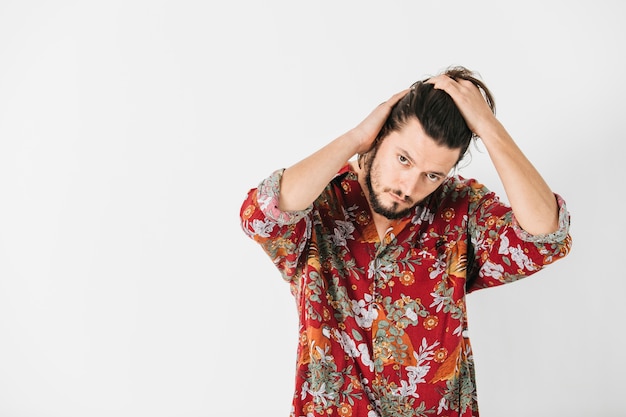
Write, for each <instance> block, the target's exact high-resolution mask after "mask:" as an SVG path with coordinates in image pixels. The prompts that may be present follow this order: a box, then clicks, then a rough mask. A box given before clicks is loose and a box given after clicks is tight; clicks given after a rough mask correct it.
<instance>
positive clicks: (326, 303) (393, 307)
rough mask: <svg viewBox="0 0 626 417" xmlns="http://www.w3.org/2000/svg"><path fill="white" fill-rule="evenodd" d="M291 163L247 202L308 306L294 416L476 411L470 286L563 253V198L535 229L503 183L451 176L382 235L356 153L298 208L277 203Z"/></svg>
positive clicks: (521, 273)
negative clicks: (550, 224) (499, 186)
mask: <svg viewBox="0 0 626 417" xmlns="http://www.w3.org/2000/svg"><path fill="white" fill-rule="evenodd" d="M281 175H282V170H279V171H276V172H274V173H273V174H272V175H271V176H270V177H268V178H267V179H265V180H264V181H262V182H261V184H260V185H259V186H258V187H257V188H254V189H252V190H250V192H249V193H248V195H247V198H246V200H245V201H244V202H243V205H242V206H241V213H240V215H241V224H242V227H243V229H244V231H245V233H246V234H247V235H248V236H249V237H251V238H252V239H254V240H255V241H256V242H258V243H259V244H260V245H261V246H262V247H263V249H264V250H265V252H266V253H267V254H268V255H269V256H270V258H271V259H272V261H273V262H274V264H275V265H276V267H277V268H278V270H279V271H280V273H281V274H282V277H283V278H284V279H285V280H286V281H287V282H288V283H289V284H290V289H291V293H292V294H293V296H294V298H295V300H296V304H297V307H298V316H299V332H300V335H299V336H300V337H299V345H298V352H297V364H296V366H297V369H296V388H295V393H294V397H293V405H292V411H291V417H301V416H306V417H312V416H325V417H328V416H338V417H348V416H358V417H362V416H367V417H400V416H402V417H408V416H448V417H450V416H478V407H477V401H476V385H475V377H474V363H473V358H472V351H471V347H470V343H469V340H468V336H467V317H466V308H465V295H466V294H467V293H469V292H472V291H474V290H477V289H481V288H487V287H492V286H496V285H501V284H505V283H508V282H512V281H515V280H518V279H520V278H523V277H526V276H528V275H531V274H534V273H535V272H538V271H539V270H541V269H542V268H543V267H544V266H545V265H547V264H550V263H552V262H554V261H555V260H557V259H560V258H562V257H564V256H565V255H566V254H567V253H568V251H569V249H570V246H571V238H570V235H569V233H568V230H569V214H568V212H567V210H566V207H565V203H564V202H563V200H562V199H561V198H560V197H559V196H558V195H555V197H556V198H557V201H558V204H559V226H560V228H559V230H558V231H557V232H555V233H553V234H550V235H541V236H533V235H530V234H528V233H527V232H525V231H524V230H523V229H521V227H519V225H518V224H517V223H516V220H515V217H514V216H513V213H512V211H511V209H510V207H508V206H507V205H505V204H504V203H502V202H500V201H499V199H498V197H497V196H496V195H495V194H494V193H492V192H490V191H489V190H487V188H485V187H484V186H483V185H481V184H479V183H478V182H476V181H475V180H471V179H464V178H462V177H458V176H457V177H452V178H449V179H447V180H446V181H445V182H444V183H443V184H442V185H441V186H440V187H439V188H438V189H437V190H436V191H435V192H434V193H433V194H431V196H429V197H428V198H427V199H426V200H425V201H423V202H422V203H421V204H420V205H418V206H416V207H415V208H414V209H413V210H412V213H411V214H410V215H408V216H407V217H405V218H403V219H401V220H397V221H395V222H394V225H393V227H391V228H390V229H389V230H388V231H387V234H386V236H385V237H384V239H383V241H380V239H379V237H378V233H377V231H376V227H375V226H374V223H373V220H372V214H371V211H370V208H369V205H368V203H367V200H366V199H365V197H364V194H363V191H362V190H361V187H360V184H359V182H358V181H357V175H356V173H355V172H353V171H352V170H351V168H350V166H349V165H346V166H345V167H344V168H343V169H342V170H341V171H340V172H339V173H338V174H337V175H336V176H335V178H334V179H333V180H332V181H331V182H330V184H329V185H328V186H327V187H326V189H325V190H324V191H323V192H322V194H321V195H320V196H319V197H318V198H317V200H316V201H315V202H314V203H313V205H312V206H311V207H309V208H308V209H306V210H304V211H301V212H282V211H280V210H279V209H278V195H279V183H280V178H281Z"/></svg>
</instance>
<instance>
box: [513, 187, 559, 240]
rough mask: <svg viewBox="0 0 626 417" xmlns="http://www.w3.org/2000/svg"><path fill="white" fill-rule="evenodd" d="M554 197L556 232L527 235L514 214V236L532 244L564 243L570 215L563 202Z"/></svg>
mask: <svg viewBox="0 0 626 417" xmlns="http://www.w3.org/2000/svg"><path fill="white" fill-rule="evenodd" d="M554 195H555V197H556V201H557V204H558V207H559V228H558V230H557V231H555V232H552V233H546V234H540V235H533V234H530V233H528V232H527V231H526V230H524V229H523V228H522V226H520V224H519V223H518V222H517V219H516V218H515V214H513V219H512V226H513V230H514V231H515V234H516V235H517V236H518V237H519V238H520V239H522V240H523V241H525V242H533V243H558V242H562V241H564V240H565V239H566V238H567V236H568V235H569V225H570V214H569V212H568V211H567V206H566V204H565V200H563V198H562V197H561V196H560V195H558V194H554Z"/></svg>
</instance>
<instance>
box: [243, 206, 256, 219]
mask: <svg viewBox="0 0 626 417" xmlns="http://www.w3.org/2000/svg"><path fill="white" fill-rule="evenodd" d="M255 210H256V209H255V208H254V205H252V204H250V205H249V206H248V207H246V209H245V210H244V211H243V214H242V216H241V217H242V218H243V219H244V220H248V219H249V218H250V216H252V213H254V211H255Z"/></svg>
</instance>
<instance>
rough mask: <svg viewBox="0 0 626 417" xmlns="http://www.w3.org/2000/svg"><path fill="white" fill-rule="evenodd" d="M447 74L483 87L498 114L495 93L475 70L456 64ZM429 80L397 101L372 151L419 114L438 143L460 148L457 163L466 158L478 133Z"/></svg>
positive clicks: (422, 82)
mask: <svg viewBox="0 0 626 417" xmlns="http://www.w3.org/2000/svg"><path fill="white" fill-rule="evenodd" d="M443 74H445V75H447V76H449V77H450V78H452V79H454V80H459V79H464V80H469V81H471V82H472V83H474V85H476V86H477V87H478V88H479V89H480V90H481V92H482V94H483V97H484V98H485V100H486V101H487V104H488V105H489V107H490V108H491V111H492V112H494V114H495V111H496V106H495V102H494V99H493V96H492V95H491V92H490V91H489V89H487V86H485V84H484V83H483V82H482V81H481V80H479V79H478V78H477V76H476V75H475V74H474V72H472V71H470V70H468V69H467V68H465V67H461V66H456V67H449V68H448V69H446V70H445V71H444V72H443ZM427 81H428V78H427V79H425V80H422V81H417V82H415V83H414V84H413V85H412V86H411V88H410V90H409V92H408V93H407V94H406V95H405V96H404V97H403V98H402V99H401V100H400V101H398V103H396V105H395V106H394V107H393V109H392V110H391V113H390V115H389V117H388V118H387V121H386V122H385V124H384V125H383V127H382V129H381V130H380V132H379V133H378V135H377V137H376V139H375V140H374V143H373V145H372V148H371V149H370V150H369V151H372V150H375V149H377V148H378V146H379V145H380V142H382V140H383V139H384V138H385V137H386V136H387V135H389V134H390V133H391V132H394V131H397V130H400V129H401V128H402V127H403V126H404V125H405V124H406V122H407V121H408V120H409V119H410V118H412V117H416V118H417V120H418V121H419V122H420V124H421V125H422V127H423V128H424V132H426V134H427V135H428V136H430V137H431V138H433V139H434V140H435V141H436V142H437V143H438V144H441V145H445V146H447V147H448V148H450V149H460V154H459V160H458V161H457V163H458V162H459V161H460V160H461V159H463V157H464V156H465V154H466V152H467V149H468V147H469V144H470V142H471V140H472V138H473V137H474V134H473V133H472V131H471V130H470V129H469V127H467V123H466V122H465V119H464V118H463V115H461V112H460V111H459V109H458V108H457V106H456V105H455V104H454V101H453V100H452V97H450V96H449V95H448V93H446V92H445V91H443V90H438V89H435V88H434V87H433V85H432V84H430V83H428V82H427ZM369 151H368V152H367V153H369ZM374 153H375V152H374ZM364 157H365V155H363V154H361V155H359V165H360V164H361V160H362V159H363V158H364Z"/></svg>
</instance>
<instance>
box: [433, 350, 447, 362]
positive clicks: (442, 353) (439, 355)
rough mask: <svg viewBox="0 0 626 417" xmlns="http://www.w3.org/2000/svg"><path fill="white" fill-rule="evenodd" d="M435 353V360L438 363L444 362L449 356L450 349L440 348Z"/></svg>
mask: <svg viewBox="0 0 626 417" xmlns="http://www.w3.org/2000/svg"><path fill="white" fill-rule="evenodd" d="M434 354H435V355H434V357H433V360H434V361H435V362H437V363H443V361H445V360H446V358H447V357H448V349H446V348H444V347H442V348H439V349H437V350H436V351H435V352H434Z"/></svg>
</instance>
